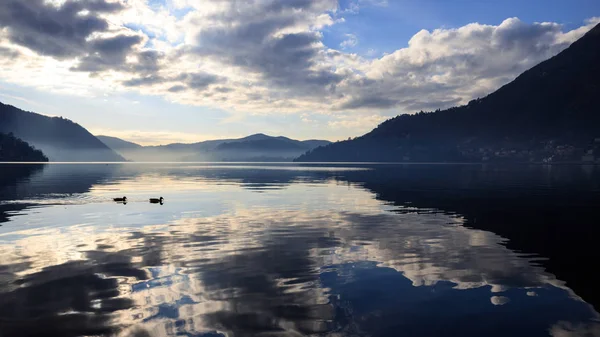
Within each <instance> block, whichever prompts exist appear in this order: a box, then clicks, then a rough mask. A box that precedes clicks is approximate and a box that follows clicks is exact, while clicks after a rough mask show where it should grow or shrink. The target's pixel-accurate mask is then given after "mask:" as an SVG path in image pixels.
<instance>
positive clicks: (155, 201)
mask: <svg viewBox="0 0 600 337" xmlns="http://www.w3.org/2000/svg"><path fill="white" fill-rule="evenodd" d="M163 200H165V199H164V198H163V197H160V198H150V203H151V204H162V203H163Z"/></svg>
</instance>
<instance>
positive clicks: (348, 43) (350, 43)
mask: <svg viewBox="0 0 600 337" xmlns="http://www.w3.org/2000/svg"><path fill="white" fill-rule="evenodd" d="M345 36H346V39H345V40H344V41H342V43H340V47H342V49H347V48H352V47H354V46H356V45H357V44H358V38H357V37H356V35H354V34H346V35H345Z"/></svg>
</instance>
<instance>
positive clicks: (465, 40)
mask: <svg viewBox="0 0 600 337" xmlns="http://www.w3.org/2000/svg"><path fill="white" fill-rule="evenodd" d="M598 23H600V1H598V0H527V1H523V0H519V1H517V0H502V1H497V0H339V1H337V0H282V1H274V0H239V1H238V0H205V1H203V0H78V1H76V0H28V1H22V0H2V1H0V101H1V102H3V103H7V104H12V105H15V106H17V107H19V108H22V109H25V110H28V111H34V112H38V113H41V114H45V115H52V116H62V117H65V118H69V119H71V120H73V121H75V122H77V123H79V124H81V125H82V126H84V127H86V128H87V129H88V130H90V132H92V133H94V134H103V135H110V136H116V137H120V138H122V139H126V140H129V141H134V142H137V143H140V144H143V145H156V144H167V143H173V142H183V143H191V142H196V141H202V140H208V139H219V138H233V137H243V136H246V135H249V134H253V133H266V134H270V135H276V136H279V135H284V136H287V137H290V138H295V139H328V140H340V139H346V138H348V137H355V136H360V135H362V134H364V133H366V132H368V131H370V130H371V129H373V128H374V127H376V126H377V125H378V124H379V123H381V122H383V121H385V120H386V119H388V118H390V117H393V116H396V115H398V114H405V113H415V112H418V111H432V110H435V109H438V108H440V109H443V108H448V107H451V106H455V105H461V104H466V103H468V102H469V101H470V100H471V99H474V98H478V97H483V96H485V95H487V94H489V93H491V92H493V91H494V90H496V89H497V88H499V87H500V86H502V85H504V84H506V83H508V82H510V81H511V80H513V79H514V78H515V77H516V76H518V75H519V74H520V73H522V72H523V71H525V70H527V69H529V68H531V67H532V66H534V65H536V64H538V63H539V62H541V61H543V60H545V59H548V58H550V57H552V56H554V55H556V54H557V53H559V52H561V51H562V50H564V49H565V48H567V47H568V46H569V45H570V44H571V43H572V42H574V41H576V40H577V39H578V38H580V37H581V36H583V34H585V33H586V32H587V31H588V30H589V29H591V28H592V27H593V26H594V25H596V24H598Z"/></svg>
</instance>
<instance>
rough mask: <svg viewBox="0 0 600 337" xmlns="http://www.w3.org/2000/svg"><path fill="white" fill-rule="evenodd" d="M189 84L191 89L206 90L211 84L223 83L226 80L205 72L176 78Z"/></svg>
mask: <svg viewBox="0 0 600 337" xmlns="http://www.w3.org/2000/svg"><path fill="white" fill-rule="evenodd" d="M175 80H177V81H181V82H184V83H186V84H187V86H188V87H189V88H190V89H200V90H204V89H206V88H207V87H208V86H209V85H211V84H217V83H222V82H224V81H225V78H223V77H220V76H217V75H213V74H208V73H204V72H197V73H188V74H181V75H179V76H177V78H175Z"/></svg>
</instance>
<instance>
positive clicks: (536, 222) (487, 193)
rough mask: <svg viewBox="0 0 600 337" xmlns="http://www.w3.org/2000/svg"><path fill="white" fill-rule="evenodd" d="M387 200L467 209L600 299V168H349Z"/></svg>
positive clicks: (468, 221) (469, 222)
mask: <svg viewBox="0 0 600 337" xmlns="http://www.w3.org/2000/svg"><path fill="white" fill-rule="evenodd" d="M340 179H342V180H347V181H349V182H353V183H356V184H360V185H363V186H364V187H366V188H368V189H369V190H371V191H373V193H375V194H376V195H377V197H378V199H380V200H384V201H389V202H393V203H394V204H396V205H402V206H407V207H415V208H416V209H437V210H443V211H444V212H447V213H451V214H457V215H459V216H462V217H464V219H465V225H466V226H468V227H472V228H478V229H483V230H487V231H492V232H494V233H496V234H498V235H501V236H502V237H505V238H507V239H508V241H507V243H506V244H507V246H508V247H509V248H511V249H513V250H516V251H523V252H527V253H535V254H539V255H541V256H544V257H548V258H549V260H547V261H544V262H543V264H544V266H546V267H547V268H548V270H549V271H550V272H552V273H553V274H555V275H557V277H558V278H560V279H562V280H565V281H567V286H569V287H570V288H572V289H574V290H575V291H576V292H577V294H579V295H580V296H582V297H583V298H584V299H586V300H587V301H589V302H590V303H593V304H594V305H595V306H596V307H600V290H598V289H597V287H596V286H595V283H596V282H595V279H594V278H590V277H589V275H588V276H584V275H587V272H588V270H589V268H590V266H589V261H593V260H595V259H597V258H598V257H600V252H598V250H597V249H596V244H597V242H596V241H597V238H598V235H599V234H600V228H598V226H597V224H598V223H600V213H598V210H597V208H596V206H595V205H597V204H598V202H599V201H600V171H599V170H598V169H595V168H591V167H587V168H586V167H572V166H562V167H561V166H558V167H543V166H531V167H526V166H518V167H487V168H486V167H483V168H481V167H479V166H462V165H458V166H452V165H449V166H447V165H443V166H436V165H407V166H402V168H401V169H399V168H397V167H394V168H388V169H386V168H379V169H378V170H377V174H373V173H372V172H368V171H356V172H347V173H345V174H344V176H343V177H342V178H340Z"/></svg>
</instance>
